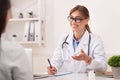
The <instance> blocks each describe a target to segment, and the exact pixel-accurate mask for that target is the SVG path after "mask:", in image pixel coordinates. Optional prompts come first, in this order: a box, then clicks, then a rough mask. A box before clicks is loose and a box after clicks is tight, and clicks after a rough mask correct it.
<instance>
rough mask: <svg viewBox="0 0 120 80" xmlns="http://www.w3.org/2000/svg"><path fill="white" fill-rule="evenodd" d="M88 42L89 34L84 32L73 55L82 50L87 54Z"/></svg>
mask: <svg viewBox="0 0 120 80" xmlns="http://www.w3.org/2000/svg"><path fill="white" fill-rule="evenodd" d="M88 41H89V32H88V31H87V30H86V31H85V33H84V35H83V36H82V38H81V40H80V43H79V45H78V47H77V48H76V52H75V54H79V53H80V50H81V49H83V50H84V52H85V53H86V54H87V52H88Z"/></svg>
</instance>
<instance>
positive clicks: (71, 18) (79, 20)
mask: <svg viewBox="0 0 120 80" xmlns="http://www.w3.org/2000/svg"><path fill="white" fill-rule="evenodd" d="M67 19H68V21H73V20H74V21H75V22H77V23H79V22H81V21H82V20H83V19H82V18H79V17H76V18H73V17H72V16H68V17H67Z"/></svg>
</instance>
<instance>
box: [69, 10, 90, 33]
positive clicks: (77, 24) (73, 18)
mask: <svg viewBox="0 0 120 80" xmlns="http://www.w3.org/2000/svg"><path fill="white" fill-rule="evenodd" d="M68 19H69V21H70V25H71V28H72V30H73V31H75V32H79V31H81V30H85V25H87V24H88V21H89V19H88V18H87V19H85V17H84V16H83V15H82V13H81V12H79V11H78V10H76V11H74V12H73V13H72V14H71V15H70V16H69V17H68Z"/></svg>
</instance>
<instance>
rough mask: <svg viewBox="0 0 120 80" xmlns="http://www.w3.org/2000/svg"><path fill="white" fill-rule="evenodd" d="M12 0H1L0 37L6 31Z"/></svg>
mask: <svg viewBox="0 0 120 80" xmlns="http://www.w3.org/2000/svg"><path fill="white" fill-rule="evenodd" d="M10 8H11V4H10V0H0V37H1V34H2V33H3V32H4V31H5V28H6V24H7V21H8V19H9V17H10V14H9V13H10Z"/></svg>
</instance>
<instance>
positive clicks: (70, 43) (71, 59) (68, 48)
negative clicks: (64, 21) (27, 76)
mask: <svg viewBox="0 0 120 80" xmlns="http://www.w3.org/2000/svg"><path fill="white" fill-rule="evenodd" d="M89 19H90V17H89V12H88V9H87V8H86V7H85V6H82V5H77V6H75V7H74V8H73V9H72V10H71V11H70V13H69V16H68V20H69V21H70V25H71V29H72V32H71V33H69V34H67V35H64V36H62V37H61V38H60V41H59V44H58V46H57V48H56V50H55V52H54V56H53V58H52V67H50V66H48V68H47V69H48V74H52V75H54V74H55V73H56V72H57V71H58V70H59V69H60V68H61V67H62V65H64V66H65V69H66V71H70V72H87V71H89V70H94V71H95V72H97V71H98V72H104V71H106V69H107V65H106V57H105V53H104V49H103V43H102V41H101V38H100V37H99V36H97V35H95V34H93V33H91V31H90V28H89V26H88V21H89Z"/></svg>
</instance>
